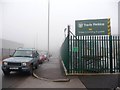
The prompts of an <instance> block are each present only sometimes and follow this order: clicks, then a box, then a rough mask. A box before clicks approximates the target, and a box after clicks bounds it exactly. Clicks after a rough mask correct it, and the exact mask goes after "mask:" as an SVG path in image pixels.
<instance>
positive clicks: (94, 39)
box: [61, 32, 120, 74]
mask: <svg viewBox="0 0 120 90" xmlns="http://www.w3.org/2000/svg"><path fill="white" fill-rule="evenodd" d="M61 57H62V60H63V62H64V66H65V68H66V69H67V73H68V74H76V73H77V74H81V73H119V72H120V37H119V36H74V35H73V34H72V33H71V32H69V34H68V36H67V37H66V39H65V41H64V43H63V44H62V47H61Z"/></svg>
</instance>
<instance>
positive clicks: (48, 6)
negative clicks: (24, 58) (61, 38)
mask: <svg viewBox="0 0 120 90" xmlns="http://www.w3.org/2000/svg"><path fill="white" fill-rule="evenodd" d="M49 31H50V0H48V55H49V52H50V51H49Z"/></svg>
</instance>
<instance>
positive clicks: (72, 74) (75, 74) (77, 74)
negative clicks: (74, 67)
mask: <svg viewBox="0 0 120 90" xmlns="http://www.w3.org/2000/svg"><path fill="white" fill-rule="evenodd" d="M61 63H62V65H63V68H64V72H65V75H67V76H79V75H119V74H120V73H67V69H66V67H65V65H64V63H63V61H62V60H61Z"/></svg>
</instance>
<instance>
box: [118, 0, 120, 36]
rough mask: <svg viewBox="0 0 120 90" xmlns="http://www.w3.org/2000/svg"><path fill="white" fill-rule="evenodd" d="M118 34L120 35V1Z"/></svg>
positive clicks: (119, 6) (119, 5)
mask: <svg viewBox="0 0 120 90" xmlns="http://www.w3.org/2000/svg"><path fill="white" fill-rule="evenodd" d="M118 34H119V35H120V1H119V3H118Z"/></svg>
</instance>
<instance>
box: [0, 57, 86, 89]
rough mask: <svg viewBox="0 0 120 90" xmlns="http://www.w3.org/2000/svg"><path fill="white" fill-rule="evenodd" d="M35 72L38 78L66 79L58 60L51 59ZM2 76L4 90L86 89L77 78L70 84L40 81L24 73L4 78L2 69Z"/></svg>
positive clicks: (72, 78) (0, 72) (72, 79)
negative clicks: (39, 89)
mask: <svg viewBox="0 0 120 90" xmlns="http://www.w3.org/2000/svg"><path fill="white" fill-rule="evenodd" d="M35 72H36V74H37V75H38V76H40V77H45V78H49V79H50V80H51V79H62V78H63V79H64V78H65V76H64V74H63V72H62V71H61V66H60V61H59V59H57V58H50V61H46V62H44V63H43V64H41V65H39V67H38V69H36V70H35ZM0 74H2V88H85V86H84V85H83V83H82V82H81V81H80V80H79V79H78V78H77V77H71V78H70V79H71V80H70V81H69V82H52V81H49V80H48V81H45V80H39V79H37V78H35V77H33V76H32V75H31V76H28V75H25V74H24V73H23V74H21V73H11V74H10V75H9V76H4V74H3V73H2V71H1V69H0ZM70 90H71V89H70Z"/></svg>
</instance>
